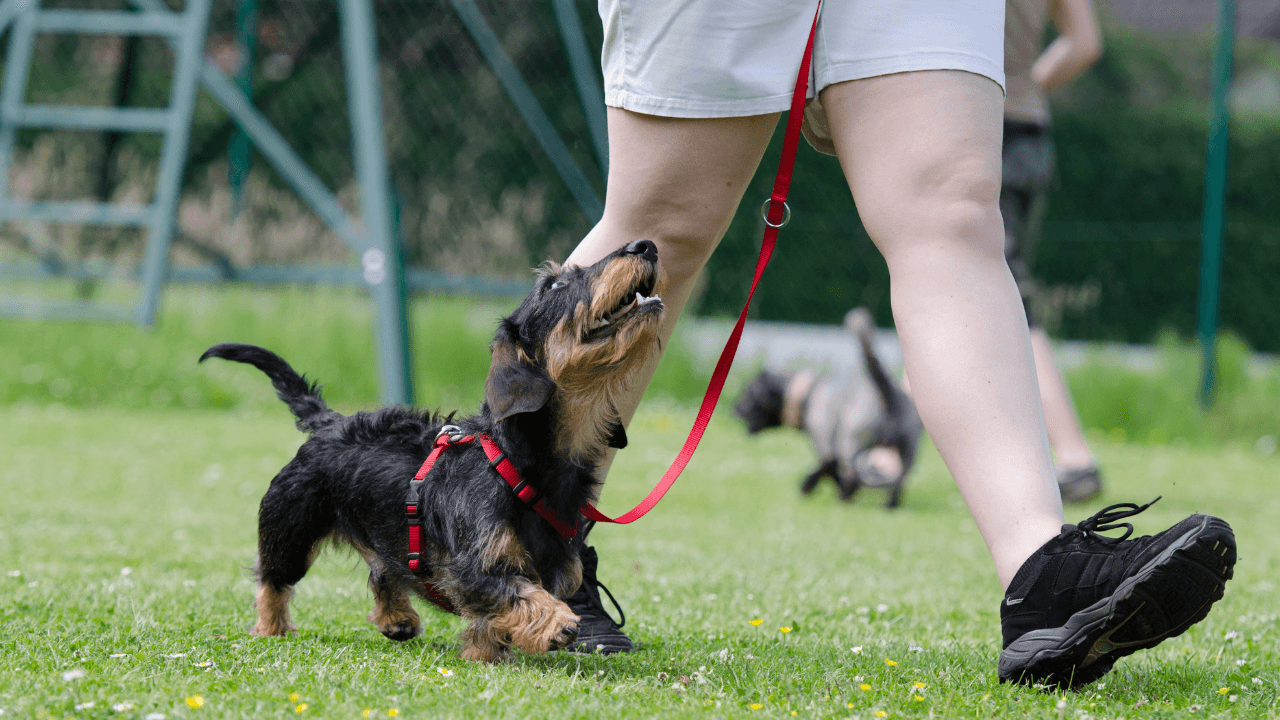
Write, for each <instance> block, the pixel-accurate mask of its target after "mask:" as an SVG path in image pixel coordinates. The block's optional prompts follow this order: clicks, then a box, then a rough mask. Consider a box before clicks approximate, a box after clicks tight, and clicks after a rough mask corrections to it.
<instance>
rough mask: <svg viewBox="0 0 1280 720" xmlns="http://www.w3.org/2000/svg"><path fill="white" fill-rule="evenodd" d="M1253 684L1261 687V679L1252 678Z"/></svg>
mask: <svg viewBox="0 0 1280 720" xmlns="http://www.w3.org/2000/svg"><path fill="white" fill-rule="evenodd" d="M1253 684H1254V685H1261V684H1262V678H1260V677H1256V678H1254V679H1253Z"/></svg>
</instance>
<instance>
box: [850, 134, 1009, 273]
mask: <svg viewBox="0 0 1280 720" xmlns="http://www.w3.org/2000/svg"><path fill="white" fill-rule="evenodd" d="M895 180H896V182H888V183H885V184H884V185H883V186H881V187H879V188H878V189H877V191H876V192H874V193H867V197H864V198H858V211H859V213H860V214H861V215H862V218H863V222H864V224H865V225H866V227H867V230H868V232H869V233H870V234H871V237H872V239H874V240H875V241H876V243H877V245H879V246H880V249H881V251H882V252H883V253H884V254H885V257H886V260H889V261H890V262H892V256H893V255H896V254H899V253H900V252H901V251H902V250H904V249H907V248H911V249H914V250H918V249H920V248H921V247H922V246H927V247H932V248H937V249H939V250H942V251H944V252H948V253H950V252H957V251H962V252H965V253H979V254H983V255H991V256H992V257H996V256H999V257H1000V258H1001V259H1003V257H1004V233H1003V229H1002V228H1003V225H1002V223H1001V220H1000V168H999V166H998V164H994V163H992V162H991V161H990V160H989V159H988V158H985V157H983V156H980V155H969V156H965V155H961V156H956V157H948V158H938V159H935V160H933V161H931V162H927V163H922V164H920V165H919V166H917V167H916V168H915V169H914V170H909V171H907V172H905V173H903V174H902V175H900V176H898V177H897V178H895Z"/></svg>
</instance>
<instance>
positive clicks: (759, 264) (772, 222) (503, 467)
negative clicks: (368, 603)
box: [405, 0, 822, 614]
mask: <svg viewBox="0 0 1280 720" xmlns="http://www.w3.org/2000/svg"><path fill="white" fill-rule="evenodd" d="M821 9H822V2H821V0H819V2H818V9H817V11H815V12H814V16H813V25H812V26H811V27H810V28H809V42H808V43H807V44H806V46H805V49H804V55H803V56H801V58H800V68H799V72H798V73H797V76H796V86H795V91H794V92H793V93H792V96H791V111H790V112H789V113H788V115H787V130H786V134H785V136H784V138H783V143H782V157H781V159H780V161H779V163H778V174H777V177H776V178H775V180H774V184H773V193H772V194H771V195H770V196H769V199H768V200H766V201H765V203H764V206H763V207H762V208H761V211H762V214H763V215H764V223H765V225H766V226H767V227H766V228H765V231H764V239H763V240H762V241H761V243H760V256H759V258H758V259H757V260H756V270H755V275H754V276H753V277H752V279H751V290H750V291H748V292H747V301H746V303H745V304H744V305H743V306H742V313H741V314H740V315H739V316H738V322H737V324H735V325H734V327H733V331H732V332H730V333H729V340H728V341H727V342H726V343H725V347H724V350H723V351H722V352H721V353H720V360H719V361H718V362H717V363H716V369H715V371H714V372H713V373H712V374H711V382H710V383H708V385H707V393H706V395H705V396H704V397H703V399H702V406H701V407H700V408H699V409H698V417H697V419H696V420H695V421H694V423H693V428H692V429H690V431H689V437H688V439H686V440H685V443H684V446H683V447H682V448H680V453H679V454H678V455H677V456H676V459H675V460H674V461H673V462H672V463H671V467H669V468H667V471H666V472H665V473H664V474H663V475H662V479H661V480H659V481H658V485H657V486H656V487H655V488H654V489H653V490H651V491H650V492H649V494H648V496H646V497H645V498H644V499H643V500H641V501H640V503H639V504H638V505H636V506H635V507H634V508H632V509H631V510H629V511H628V512H626V513H623V514H622V515H620V516H618V517H616V518H611V517H609V516H607V515H605V514H604V513H602V512H600V511H599V510H597V509H595V508H594V507H592V506H591V505H584V506H583V507H582V514H583V515H585V516H586V517H587V518H588V519H589V520H594V521H596V522H607V523H619V524H626V523H631V522H635V521H636V520H638V519H640V518H641V517H642V516H644V514H645V513H647V512H649V511H650V510H652V509H653V506H654V505H657V504H658V501H659V500H661V499H662V496H663V495H665V494H666V492H667V490H669V489H670V488H671V485H672V484H673V483H675V481H676V478H678V477H680V473H681V472H683V471H684V468H685V466H686V465H688V464H689V460H690V459H692V458H693V453H694V451H695V450H697V448H698V443H699V442H700V441H701V440H702V434H703V432H704V431H705V430H706V429H707V424H708V423H710V422H711V414H712V413H713V412H715V409H716V403H717V402H719V400H720V392H721V390H723V389H724V382H725V378H726V376H728V374H729V368H730V367H731V366H732V365H733V356H734V355H735V354H736V353H737V351H738V341H739V339H740V338H741V337H742V328H743V325H744V324H745V323H746V321H747V310H748V308H750V307H751V298H752V296H753V295H755V292H756V286H757V285H759V283H760V276H761V275H763V274H764V269H765V267H767V266H768V264H769V258H770V257H771V256H772V255H773V249H774V246H775V245H776V243H777V239H778V230H779V229H780V228H782V226H784V225H786V224H787V222H788V221H789V220H790V219H791V208H789V207H788V206H787V193H788V191H789V190H790V188H791V172H792V168H793V166H794V164H795V159H796V147H797V145H798V144H799V140H800V126H801V123H802V121H803V119H804V106H805V98H806V95H807V90H808V86H809V63H810V60H811V59H812V56H813V40H814V36H815V35H816V34H817V29H818V13H819V12H820V11H821ZM449 429H452V430H453V431H454V432H453V434H446V433H445V431H446V430H449ZM440 433H441V434H440V435H439V436H438V437H436V442H435V448H434V449H433V450H432V451H431V455H430V456H428V457H427V461H426V462H424V463H422V468H421V469H419V470H418V474H417V475H415V476H414V478H413V482H411V483H409V499H408V501H407V502H406V503H405V512H406V514H407V515H408V516H409V569H410V570H412V571H413V572H414V573H415V574H417V575H418V576H419V577H421V576H422V575H423V574H425V573H427V572H429V571H428V570H427V568H426V567H425V566H424V565H423V563H422V560H421V552H422V524H421V520H420V519H419V515H420V514H419V509H418V498H419V495H418V492H419V490H420V489H421V487H422V485H421V483H422V481H423V478H425V477H426V476H427V473H428V472H430V471H431V466H432V465H434V464H435V461H436V458H438V457H440V453H442V452H444V449H445V448H446V447H449V446H451V445H465V444H466V443H469V442H473V441H475V440H476V438H477V436H475V435H463V434H462V430H461V429H459V428H457V427H456V426H452V425H446V426H445V427H444V429H442V430H441V431H440ZM479 440H480V445H481V446H482V447H483V448H484V452H485V454H486V455H488V456H489V464H490V466H492V467H493V469H494V470H497V471H498V474H499V475H501V476H502V479H503V480H506V481H507V484H508V485H510V486H511V489H512V490H514V491H515V493H516V496H517V497H519V498H520V499H521V500H523V501H524V502H525V503H532V506H533V509H534V510H535V511H536V512H537V513H538V514H539V515H541V516H542V517H543V518H545V519H546V521H547V522H549V523H551V526H552V527H554V528H555V529H556V531H557V532H559V533H560V535H561V536H563V537H564V538H565V539H566V540H568V539H569V538H572V537H573V536H574V535H575V534H576V533H577V529H576V527H573V526H567V525H565V524H564V523H563V522H561V520H560V518H558V517H556V514H555V513H554V512H552V510H551V508H549V507H547V506H546V503H545V502H543V500H542V499H541V498H538V493H537V491H536V490H534V489H533V487H531V486H530V485H529V484H528V483H526V482H525V481H524V480H523V479H521V477H520V473H519V472H518V471H517V470H516V468H515V466H514V465H512V464H511V462H510V461H509V460H507V456H506V454H504V453H503V452H502V449H501V448H499V447H498V446H497V445H495V444H494V442H493V440H492V439H491V438H489V436H487V435H483V434H481V435H479ZM422 584H423V586H424V587H425V588H426V591H427V595H428V596H429V597H430V598H431V599H432V601H434V602H435V604H437V605H439V606H440V607H442V608H444V609H445V610H448V611H449V612H452V613H454V614H457V610H455V609H454V608H453V605H452V603H450V602H449V600H448V598H446V597H444V595H443V594H441V593H440V592H439V590H437V589H436V587H435V586H434V585H432V584H431V581H430V580H429V579H426V578H423V580H422Z"/></svg>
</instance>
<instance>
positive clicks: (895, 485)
mask: <svg viewBox="0 0 1280 720" xmlns="http://www.w3.org/2000/svg"><path fill="white" fill-rule="evenodd" d="M844 325H845V328H846V329H847V330H848V331H849V332H850V334H851V335H853V337H854V340H855V341H856V342H857V344H858V347H859V348H860V350H861V352H862V358H863V368H862V369H860V370H858V371H855V372H854V373H853V374H852V376H851V377H840V378H836V377H824V376H820V375H819V374H818V373H815V372H813V371H811V370H806V371H802V372H798V373H796V374H794V375H784V374H782V373H777V372H771V371H769V370H765V371H763V372H761V373H760V375H758V376H757V377H756V378H755V379H754V380H752V381H751V384H750V385H748V386H747V389H746V390H745V391H744V392H743V394H742V397H741V398H740V399H739V400H738V403H737V405H735V406H734V408H733V410H734V412H735V413H736V414H737V415H738V416H739V417H741V418H742V419H743V420H744V421H745V422H746V424H747V432H749V433H751V434H755V433H757V432H760V431H761V430H766V429H768V428H774V427H782V426H784V425H785V426H787V427H793V428H796V429H797V430H803V431H804V432H805V433H806V434H808V436H809V439H810V440H811V441H812V442H813V447H814V449H815V450H816V451H817V453H818V458H819V462H818V467H817V468H816V469H814V471H813V472H811V473H809V475H808V476H807V477H806V478H805V479H804V481H803V482H802V483H801V485H800V492H802V493H806V494H807V493H811V492H813V489H814V488H815V487H816V486H817V485H818V483H819V482H820V481H821V480H822V479H823V478H824V477H830V478H832V479H833V480H835V483H836V486H837V487H838V488H839V491H840V498H841V499H842V500H850V499H852V498H853V496H854V493H856V492H857V491H858V489H859V488H861V487H863V486H867V487H888V488H889V498H888V501H887V502H886V507H890V508H895V507H898V505H899V504H900V503H901V502H902V488H903V485H904V483H905V481H906V479H907V475H908V474H910V472H911V468H912V466H913V465H914V464H915V458H916V448H917V446H918V445H919V442H920V434H921V432H922V430H923V426H922V425H921V423H920V416H919V414H917V413H916V406H915V403H913V402H912V401H911V398H910V397H909V396H907V394H906V393H905V392H903V390H902V387H901V386H900V385H899V384H898V383H897V381H895V380H894V379H893V378H892V377H890V376H889V374H888V373H887V372H885V369H884V366H883V365H882V364H881V362H880V358H879V357H877V356H876V354H875V350H874V348H873V347H872V333H873V331H874V330H875V324H874V322H873V321H872V319H871V313H870V312H868V311H867V310H866V309H865V308H854V309H853V310H850V311H849V313H848V314H847V315H845V319H844Z"/></svg>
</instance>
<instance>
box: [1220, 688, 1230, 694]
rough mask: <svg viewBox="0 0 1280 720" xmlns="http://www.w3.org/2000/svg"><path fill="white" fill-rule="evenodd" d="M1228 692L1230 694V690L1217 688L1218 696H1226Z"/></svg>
mask: <svg viewBox="0 0 1280 720" xmlns="http://www.w3.org/2000/svg"><path fill="white" fill-rule="evenodd" d="M1229 692H1231V688H1218V694H1219V695H1226V694H1227V693H1229Z"/></svg>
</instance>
